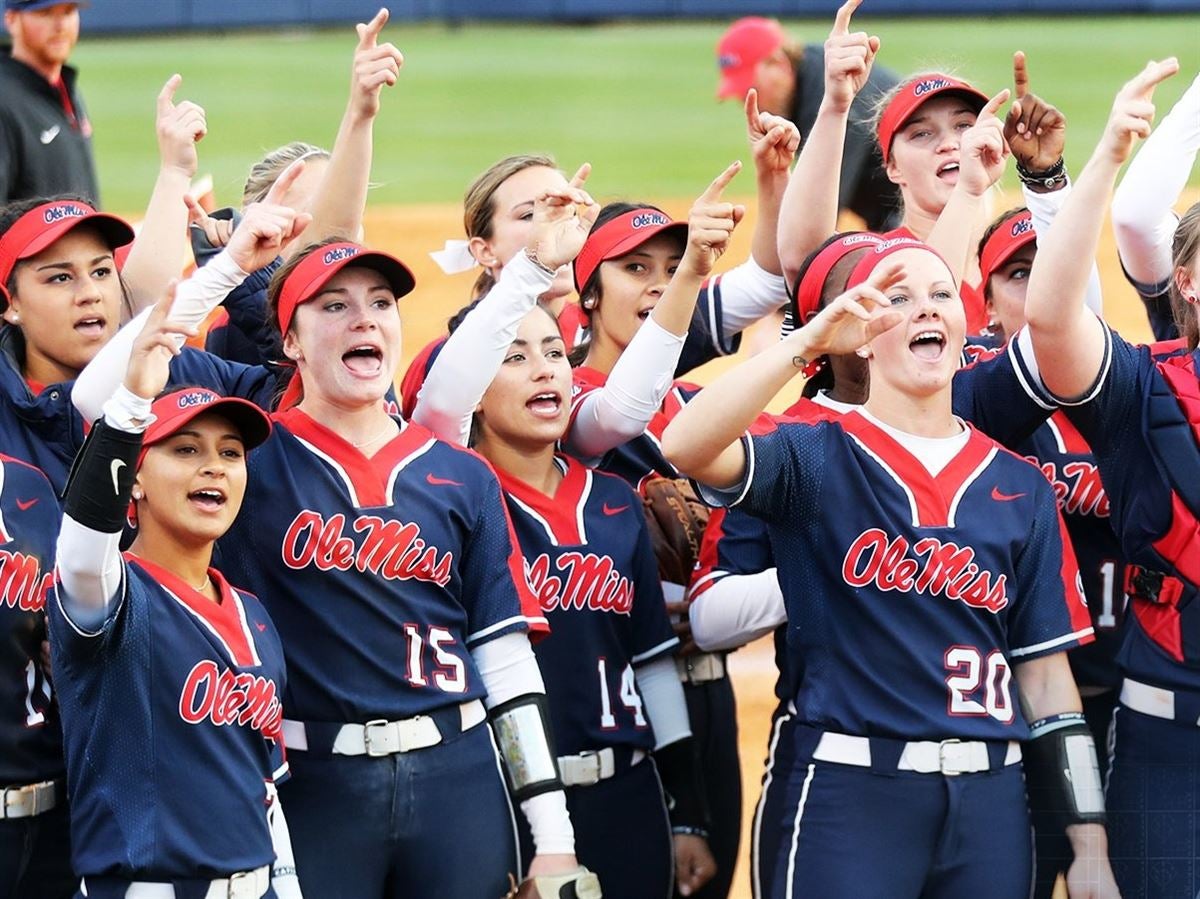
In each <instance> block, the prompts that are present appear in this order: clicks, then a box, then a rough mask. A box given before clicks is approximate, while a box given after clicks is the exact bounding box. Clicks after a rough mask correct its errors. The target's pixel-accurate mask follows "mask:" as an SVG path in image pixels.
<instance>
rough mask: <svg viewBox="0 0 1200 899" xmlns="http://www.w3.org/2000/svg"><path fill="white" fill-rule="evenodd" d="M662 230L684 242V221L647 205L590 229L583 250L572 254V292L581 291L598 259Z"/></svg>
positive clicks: (617, 253) (629, 248) (623, 250)
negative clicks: (676, 219)
mask: <svg viewBox="0 0 1200 899" xmlns="http://www.w3.org/2000/svg"><path fill="white" fill-rule="evenodd" d="M664 231H670V232H672V233H675V234H678V235H679V238H680V240H682V241H684V242H686V241H687V232H688V226H687V222H676V221H672V220H671V217H670V216H668V215H667V214H666V213H663V212H659V211H658V210H657V209H650V208H642V209H631V210H630V211H629V212H625V213H622V214H621V215H618V216H617V217H616V218H613V219H609V220H608V221H607V222H605V223H604V224H603V225H600V226H599V227H595V228H592V233H591V234H589V235H588V237H587V240H586V241H584V243H583V249H582V250H580V251H579V255H578V256H576V257H575V265H574V271H575V291H576V292H577V293H582V292H583V287H584V285H585V284H587V283H588V280H589V279H590V278H591V277H592V273H593V272H595V271H596V269H597V268H599V267H600V263H601V262H604V261H605V260H606V259H617V258H619V257H621V256H624V255H625V254H626V253H630V252H633V251H634V250H636V249H637V248H638V247H640V246H641V245H642V244H644V243H645V242H646V241H648V240H649V239H650V238H652V237H656V236H657V235H659V234H662V233H663V232H664Z"/></svg>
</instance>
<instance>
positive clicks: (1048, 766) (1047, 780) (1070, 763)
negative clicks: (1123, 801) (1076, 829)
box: [1024, 712, 1104, 828]
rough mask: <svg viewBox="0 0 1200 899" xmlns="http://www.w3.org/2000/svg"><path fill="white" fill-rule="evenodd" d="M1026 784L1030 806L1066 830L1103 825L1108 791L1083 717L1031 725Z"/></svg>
mask: <svg viewBox="0 0 1200 899" xmlns="http://www.w3.org/2000/svg"><path fill="white" fill-rule="evenodd" d="M1029 735H1030V736H1029V740H1028V741H1026V743H1025V747H1024V748H1025V779H1026V782H1027V784H1028V788H1029V805H1030V808H1032V809H1034V810H1036V811H1042V812H1048V813H1050V814H1051V815H1053V816H1054V817H1055V818H1056V819H1057V820H1058V821H1059V823H1060V824H1061V825H1062V827H1063V828H1066V827H1069V826H1070V825H1072V824H1103V823H1104V792H1103V790H1102V788H1101V785H1100V770H1099V763H1098V761H1097V759H1096V745H1095V741H1094V740H1093V738H1092V732H1091V730H1090V729H1089V728H1088V726H1087V722H1086V721H1085V720H1084V717H1083V714H1082V713H1080V712H1063V713H1061V714H1058V715H1051V716H1050V717H1048V718H1042V719H1040V720H1038V721H1034V722H1033V723H1031V724H1030V725H1029Z"/></svg>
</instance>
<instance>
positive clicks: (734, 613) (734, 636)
mask: <svg viewBox="0 0 1200 899" xmlns="http://www.w3.org/2000/svg"><path fill="white" fill-rule="evenodd" d="M688 621H689V622H691V625H692V639H693V640H695V641H696V645H697V646H699V647H700V648H701V649H703V650H706V651H709V652H712V651H714V650H717V649H736V648H737V647H739V646H744V645H745V644H747V643H749V642H750V641H751V640H757V639H758V638H759V637H761V636H763V635H764V634H769V633H771V631H773V630H775V628H777V627H779V625H781V624H783V623H784V622H786V621H787V611H786V610H785V609H784V605H783V591H782V590H780V588H779V578H778V576H777V574H776V571H775V569H774V568H768V569H767V570H766V571H759V572H756V573H755V574H727V575H725V576H724V577H722V578H720V579H718V580H716V581H715V582H713V584H712V586H710V587H709V588H708V589H706V590H705V591H704V592H703V593H701V594H700V595H699V596H697V597H696V599H695V600H694V601H693V602H692V604H691V605H690V606H689V607H688Z"/></svg>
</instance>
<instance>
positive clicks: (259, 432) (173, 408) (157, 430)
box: [138, 387, 271, 468]
mask: <svg viewBox="0 0 1200 899" xmlns="http://www.w3.org/2000/svg"><path fill="white" fill-rule="evenodd" d="M150 411H151V412H152V413H153V414H154V421H152V422H151V423H150V426H149V427H148V428H146V433H145V435H143V437H142V452H141V453H140V454H139V456H138V467H139V468H140V467H141V465H142V460H143V459H145V458H146V451H147V450H148V449H149V448H150V447H152V446H153V445H154V444H156V443H161V442H162V441H164V440H166V439H167V438H168V437H170V436H171V435H172V434H175V433H178V432H179V431H180V430H181V429H182V428H183V427H184V425H186V424H187V423H188V422H189V421H191V420H192V419H193V418H196V417H197V416H199V415H205V414H207V413H209V412H217V413H219V414H221V415H223V416H225V417H226V418H228V419H229V420H230V421H231V422H233V424H234V426H235V427H236V428H237V429H238V432H239V433H240V434H241V435H242V443H243V444H244V445H245V447H246V449H247V450H251V449H253V448H254V447H256V446H258V445H259V444H261V443H262V442H263V441H265V440H266V439H267V437H268V436H270V434H271V419H270V418H268V417H267V413H265V412H263V410H262V409H260V408H258V406H256V405H254V404H253V403H251V402H248V401H246V400H243V399H239V398H237V397H232V396H221V395H220V394H219V393H214V392H213V391H211V390H208V389H206V388H204V387H187V388H184V389H183V390H176V391H173V392H171V393H168V394H167V395H166V396H162V397H159V398H158V399H156V400H155V401H154V403H153V405H152V406H151V407H150Z"/></svg>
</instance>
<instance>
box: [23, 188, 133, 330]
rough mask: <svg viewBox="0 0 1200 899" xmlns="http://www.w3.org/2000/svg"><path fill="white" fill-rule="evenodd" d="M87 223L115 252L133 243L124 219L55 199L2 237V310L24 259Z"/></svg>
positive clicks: (81, 202)
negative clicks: (12, 276) (10, 285)
mask: <svg viewBox="0 0 1200 899" xmlns="http://www.w3.org/2000/svg"><path fill="white" fill-rule="evenodd" d="M83 224H87V225H91V226H93V227H95V228H96V229H97V230H98V231H99V232H100V234H101V235H102V236H103V237H104V240H105V241H106V242H107V243H108V246H109V248H110V249H112V250H116V249H117V247H120V246H124V245H125V244H127V243H129V242H130V241H132V240H133V238H134V234H133V228H131V227H129V225H128V223H126V222H125V220H124V219H120V218H117V217H116V216H115V215H108V214H107V213H104V212H97V211H96V210H95V209H93V208H92V207H91V206H89V205H88V204H87V203H85V202H83V201H82V200H52V201H50V202H48V203H42V204H41V205H40V206H35V207H33V209H30V210H29V211H28V212H27V213H25V214H24V215H23V216H21V217H20V218H19V219H17V220H16V221H15V222H13V224H12V227H10V228H9V229H8V230H7V231H5V232H4V235H3V236H0V309H2V308H3V307H5V306H7V305H8V290H7V289H6V288H5V286H4V285H5V284H7V283H8V279H9V277H10V276H11V275H12V271H13V269H14V268H15V267H16V265H17V263H18V262H20V261H21V260H22V259H28V258H29V257H30V256H36V255H37V254H38V253H40V252H42V250H44V249H46V248H47V247H49V246H50V245H51V244H53V243H54V242H55V241H56V240H58V239H59V238H60V237H62V236H63V235H64V234H66V233H67V232H68V231H70V230H72V229H74V228H78V227H79V226H80V225H83Z"/></svg>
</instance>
